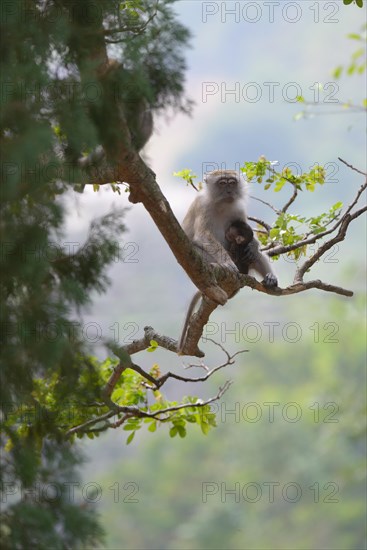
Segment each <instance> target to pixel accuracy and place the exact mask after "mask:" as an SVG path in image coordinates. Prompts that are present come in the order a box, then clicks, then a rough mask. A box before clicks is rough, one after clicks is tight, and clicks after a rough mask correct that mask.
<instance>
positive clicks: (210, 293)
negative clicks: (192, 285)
mask: <svg viewBox="0 0 367 550" xmlns="http://www.w3.org/2000/svg"><path fill="white" fill-rule="evenodd" d="M205 296H207V297H208V298H209V299H210V300H213V302H215V303H216V304H220V305H221V306H224V304H225V303H226V302H227V300H228V296H227V294H226V292H224V290H222V289H221V288H220V287H219V286H209V287H208V288H206V289H205Z"/></svg>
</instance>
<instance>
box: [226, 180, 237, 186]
mask: <svg viewBox="0 0 367 550" xmlns="http://www.w3.org/2000/svg"><path fill="white" fill-rule="evenodd" d="M228 183H229V185H236V184H237V181H236V180H233V179H231V180H228Z"/></svg>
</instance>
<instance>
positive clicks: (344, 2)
mask: <svg viewBox="0 0 367 550" xmlns="http://www.w3.org/2000/svg"><path fill="white" fill-rule="evenodd" d="M352 2H353V0H343V4H345V5H346V6H349V4H351V3H352Z"/></svg>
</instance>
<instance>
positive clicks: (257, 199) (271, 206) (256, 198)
mask: <svg viewBox="0 0 367 550" xmlns="http://www.w3.org/2000/svg"><path fill="white" fill-rule="evenodd" d="M249 196H250V198H251V199H254V200H255V201H258V202H261V203H262V204H265V205H266V206H268V207H269V208H271V209H272V210H273V212H275V213H276V214H277V215H278V216H279V214H281V210H278V209H277V208H275V206H273V205H272V204H270V202H266V201H264V200H263V199H259V198H258V197H254V196H253V195H249Z"/></svg>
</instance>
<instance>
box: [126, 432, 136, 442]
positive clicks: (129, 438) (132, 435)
mask: <svg viewBox="0 0 367 550" xmlns="http://www.w3.org/2000/svg"><path fill="white" fill-rule="evenodd" d="M134 437H135V432H131V434H130V435H129V437H128V438H127V440H126V445H130V443H131V442H132V440H133V439H134Z"/></svg>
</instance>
